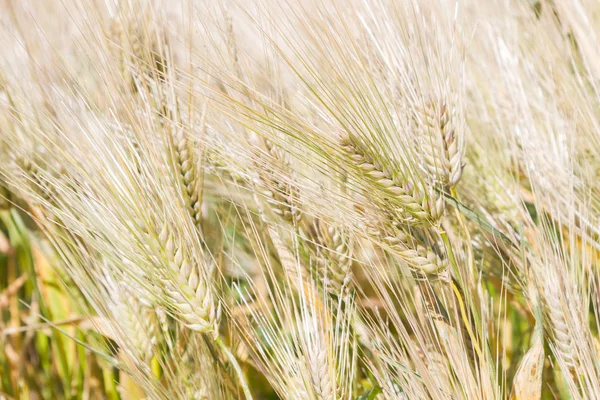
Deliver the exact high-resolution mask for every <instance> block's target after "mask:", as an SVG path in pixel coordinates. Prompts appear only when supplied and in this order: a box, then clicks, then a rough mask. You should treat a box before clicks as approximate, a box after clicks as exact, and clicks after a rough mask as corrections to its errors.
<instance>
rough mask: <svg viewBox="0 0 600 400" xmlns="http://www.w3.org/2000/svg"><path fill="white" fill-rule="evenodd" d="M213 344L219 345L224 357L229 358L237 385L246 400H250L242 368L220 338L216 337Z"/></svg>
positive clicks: (250, 396)
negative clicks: (239, 386) (236, 378)
mask: <svg viewBox="0 0 600 400" xmlns="http://www.w3.org/2000/svg"><path fill="white" fill-rule="evenodd" d="M215 342H216V343H217V344H218V345H219V347H220V348H221V350H223V353H225V355H227V358H229V361H230V362H231V365H233V369H235V372H236V374H237V376H238V379H239V383H240V385H241V386H242V390H243V391H244V395H245V396H246V400H252V393H251V392H250V388H249V387H248V382H246V378H245V377H244V372H243V371H242V368H241V367H240V364H239V363H238V362H237V360H236V358H235V356H234V355H233V353H232V352H231V350H229V347H227V345H226V344H225V343H224V342H223V339H221V337H220V336H217V338H216V339H215Z"/></svg>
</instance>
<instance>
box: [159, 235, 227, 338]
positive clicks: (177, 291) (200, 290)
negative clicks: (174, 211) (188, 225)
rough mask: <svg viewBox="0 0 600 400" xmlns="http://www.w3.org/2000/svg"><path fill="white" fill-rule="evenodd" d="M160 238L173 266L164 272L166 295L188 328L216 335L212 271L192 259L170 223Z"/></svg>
mask: <svg viewBox="0 0 600 400" xmlns="http://www.w3.org/2000/svg"><path fill="white" fill-rule="evenodd" d="M159 240H160V242H161V243H163V246H164V253H163V254H164V257H165V258H166V259H167V260H168V267H169V270H168V271H164V273H162V274H161V276H160V279H161V281H162V283H163V285H164V289H165V295H166V296H167V297H168V299H169V300H170V302H171V303H172V306H173V307H174V308H175V309H176V311H177V312H178V313H179V315H181V317H182V318H183V319H184V320H185V323H186V326H187V327H188V328H190V329H192V330H195V331H197V332H201V333H213V334H215V335H216V334H217V333H218V331H217V329H216V326H217V320H218V310H217V307H216V305H215V299H214V294H213V288H212V286H211V284H210V282H209V281H208V280H207V276H206V274H207V273H208V271H206V268H203V267H202V266H201V265H198V261H192V260H190V258H189V257H188V256H187V255H186V254H185V250H184V247H183V246H182V245H181V244H180V243H178V242H177V240H176V238H175V237H174V235H172V234H171V232H170V229H169V227H168V226H165V227H163V229H162V231H161V232H160V234H159Z"/></svg>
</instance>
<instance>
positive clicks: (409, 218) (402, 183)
mask: <svg viewBox="0 0 600 400" xmlns="http://www.w3.org/2000/svg"><path fill="white" fill-rule="evenodd" d="M340 144H341V147H342V149H343V150H344V151H345V153H346V155H347V157H348V158H349V160H350V161H351V162H352V164H354V165H355V167H356V168H358V170H359V171H360V173H361V175H362V176H363V177H364V178H366V179H367V180H368V181H369V182H370V183H371V184H372V185H373V186H374V187H375V188H377V189H378V190H380V191H381V192H382V193H383V194H384V195H385V197H386V199H387V200H386V203H387V204H384V205H383V206H385V207H386V208H387V209H388V211H389V212H390V213H393V214H394V215H395V216H396V217H397V218H398V220H399V221H402V222H405V223H418V222H423V221H437V220H438V219H439V217H440V216H441V215H442V213H443V212H444V199H443V198H442V197H441V196H440V195H439V194H438V193H437V192H436V191H435V190H433V189H430V188H427V187H426V186H425V185H424V184H423V183H422V182H420V181H411V180H403V179H401V178H399V177H398V176H396V175H394V174H393V173H392V172H391V171H389V170H388V169H387V168H385V167H384V166H383V165H382V164H381V163H380V162H378V161H376V160H375V159H374V158H373V157H372V156H371V155H369V154H368V152H367V151H366V150H365V149H363V148H362V147H363V146H361V145H360V144H359V143H357V142H356V141H355V140H353V139H352V138H351V137H350V136H344V137H342V138H341V141H340ZM388 207H389V208H388Z"/></svg>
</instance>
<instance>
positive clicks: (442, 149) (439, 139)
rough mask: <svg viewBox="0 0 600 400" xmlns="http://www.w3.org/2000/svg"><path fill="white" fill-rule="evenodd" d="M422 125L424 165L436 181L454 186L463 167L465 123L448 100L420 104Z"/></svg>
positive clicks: (447, 185)
mask: <svg viewBox="0 0 600 400" xmlns="http://www.w3.org/2000/svg"><path fill="white" fill-rule="evenodd" d="M419 110H420V114H421V117H422V129H423V131H424V133H425V135H424V136H425V137H424V140H425V143H423V148H424V150H425V165H426V166H427V170H428V172H429V173H430V175H431V176H432V177H433V178H434V180H435V181H436V182H439V183H441V184H442V185H443V186H446V187H453V186H455V185H456V184H457V183H458V181H459V180H460V177H461V175H462V171H463V168H464V164H463V158H464V139H463V132H462V129H463V128H462V125H461V124H459V123H458V122H457V119H458V116H457V115H456V112H455V110H454V108H453V107H451V106H448V105H447V104H446V103H445V102H442V103H439V104H438V103H433V102H432V103H429V104H427V105H426V106H425V107H420V109H419Z"/></svg>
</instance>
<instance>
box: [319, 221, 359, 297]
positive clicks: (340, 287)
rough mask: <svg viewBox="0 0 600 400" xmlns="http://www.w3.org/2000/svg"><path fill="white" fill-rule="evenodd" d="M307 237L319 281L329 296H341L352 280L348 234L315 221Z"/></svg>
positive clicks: (350, 244) (350, 246) (350, 248)
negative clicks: (309, 238) (309, 237)
mask: <svg viewBox="0 0 600 400" xmlns="http://www.w3.org/2000/svg"><path fill="white" fill-rule="evenodd" d="M309 235H310V236H311V240H310V241H309V243H310V244H311V246H310V248H311V253H312V256H314V263H315V264H316V267H317V268H316V269H317V272H318V277H319V279H320V280H321V281H322V284H323V286H324V287H325V289H326V290H327V292H329V294H331V295H334V296H339V295H341V294H342V293H343V292H344V291H345V288H346V287H348V285H349V284H350V282H351V280H352V270H351V267H352V242H351V240H350V236H349V235H348V232H346V231H345V230H344V229H342V228H338V227H335V226H333V225H328V224H326V223H325V222H324V221H323V220H319V219H315V221H314V222H313V224H312V226H311V229H310V232H309Z"/></svg>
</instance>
